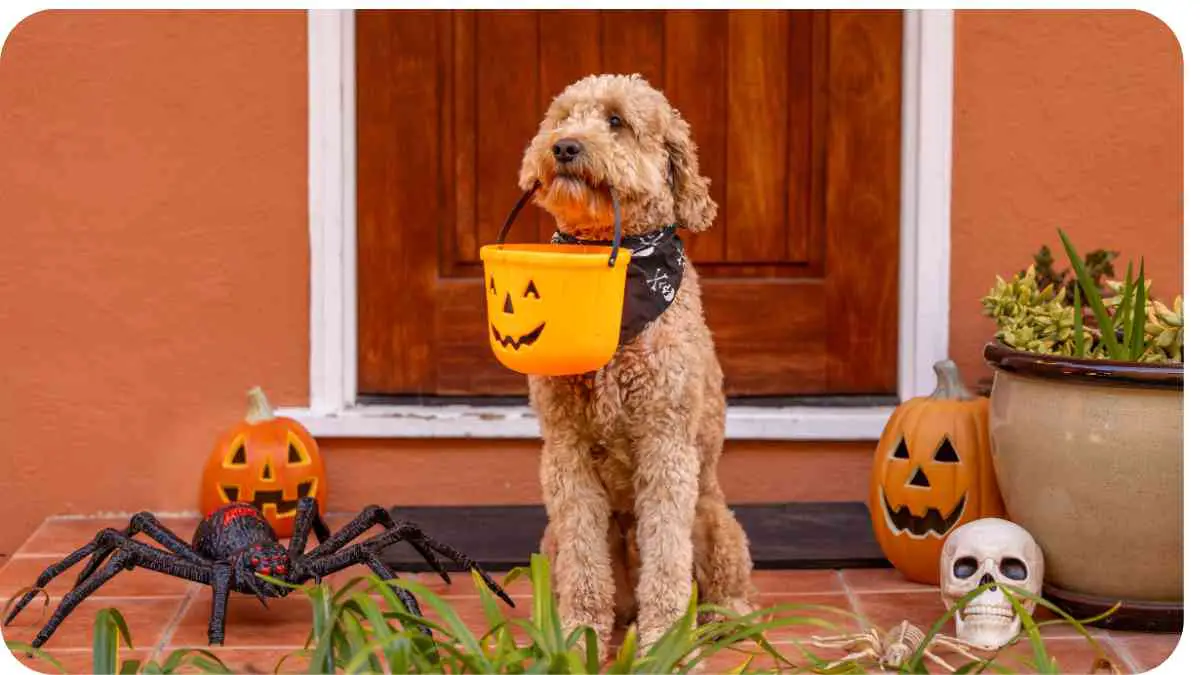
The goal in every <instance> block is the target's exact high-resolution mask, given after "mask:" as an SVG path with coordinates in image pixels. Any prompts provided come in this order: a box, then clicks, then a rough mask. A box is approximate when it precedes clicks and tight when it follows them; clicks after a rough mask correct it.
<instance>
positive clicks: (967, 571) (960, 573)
mask: <svg viewBox="0 0 1200 675" xmlns="http://www.w3.org/2000/svg"><path fill="white" fill-rule="evenodd" d="M978 571H979V561H978V560H976V559H974V558H971V557H969V556H968V557H966V558H959V559H958V560H955V561H954V578H955V579H970V578H971V577H973V576H975V573H976V572H978Z"/></svg>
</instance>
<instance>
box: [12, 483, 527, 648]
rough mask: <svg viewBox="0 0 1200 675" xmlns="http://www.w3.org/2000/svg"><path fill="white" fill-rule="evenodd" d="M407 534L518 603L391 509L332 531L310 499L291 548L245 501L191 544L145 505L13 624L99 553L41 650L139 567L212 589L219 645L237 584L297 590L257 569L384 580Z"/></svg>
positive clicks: (291, 579) (210, 522)
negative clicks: (360, 571) (364, 572)
mask: <svg viewBox="0 0 1200 675" xmlns="http://www.w3.org/2000/svg"><path fill="white" fill-rule="evenodd" d="M374 525H382V526H384V527H385V528H387V530H386V531H385V532H382V533H380V534H377V535H375V536H373V537H370V538H368V539H366V540H364V541H361V542H359V543H357V544H354V545H352V546H349V547H347V546H346V545H347V544H349V543H350V542H351V541H353V540H354V538H355V537H358V536H359V535H361V534H362V533H364V532H366V531H367V530H369V529H370V528H371V527H372V526H374ZM310 531H312V532H314V533H315V534H316V535H317V541H318V542H319V543H318V544H317V546H316V547H315V548H313V550H311V551H309V552H308V553H305V552H304V547H305V545H306V543H307V542H308V534H309V532H310ZM138 532H143V533H145V534H146V535H148V536H149V537H150V538H151V539H153V540H154V541H156V542H158V543H159V544H161V545H162V546H163V547H165V548H166V549H168V550H167V551H164V550H162V549H159V548H155V547H154V546H149V545H147V544H145V543H142V542H140V541H135V540H134V539H133V536H134V535H135V534H137V533H138ZM398 541H407V542H408V543H409V544H411V545H412V547H413V548H415V549H416V550H417V552H418V553H420V554H421V557H423V558H425V560H426V561H427V562H428V563H429V565H430V566H431V567H432V568H433V569H435V570H437V572H438V573H439V574H441V576H442V578H443V579H444V580H445V581H446V583H450V576H449V575H448V574H446V570H445V569H444V568H443V567H442V565H441V563H439V562H438V561H437V559H436V558H434V555H433V554H434V552H437V553H440V554H442V555H443V556H445V557H446V558H448V559H450V560H453V561H454V562H456V563H458V564H459V565H461V566H462V567H463V568H464V569H467V570H475V571H477V572H479V574H480V575H481V576H482V577H483V580H484V582H485V583H486V584H487V586H488V588H490V589H491V590H492V592H493V593H495V594H496V595H497V596H498V597H499V598H500V599H502V600H503V601H504V602H506V603H508V605H509V606H515V605H513V601H512V599H511V598H509V597H508V594H507V593H505V592H504V589H503V588H501V587H500V585H499V584H497V583H496V582H495V580H493V579H492V578H491V577H490V576H488V574H487V573H486V572H484V571H483V570H482V569H480V568H479V565H478V564H477V563H475V561H473V560H471V559H470V558H468V557H467V556H465V555H463V554H462V553H460V552H459V551H457V550H455V549H454V548H452V547H450V546H447V545H446V544H442V543H440V542H437V541H434V540H433V539H430V538H429V537H428V536H426V535H425V533H423V532H422V531H421V529H420V528H419V527H417V526H416V524H414V523H410V522H407V521H402V522H400V523H396V522H395V521H394V520H392V517H391V515H389V514H388V512H387V511H385V510H384V509H382V508H380V507H378V506H368V507H367V508H365V509H363V510H362V513H360V514H359V515H358V517H356V518H355V519H354V520H352V521H350V523H348V524H347V525H346V526H345V527H343V528H341V529H339V530H338V531H337V532H334V533H333V534H332V535H331V534H330V533H329V528H328V527H327V526H326V525H325V523H324V522H323V521H322V520H321V517H320V516H319V515H318V514H317V503H316V500H314V499H313V498H312V497H305V498H303V499H301V500H300V503H299V505H298V506H297V509H296V527H295V531H294V532H293V534H292V538H291V541H290V542H289V544H288V547H287V548H286V549H285V548H283V546H282V545H281V544H280V543H279V540H278V539H277V538H276V536H275V533H274V532H273V531H272V530H271V526H270V524H268V523H267V521H266V519H265V518H263V515H262V512H260V511H259V510H258V509H257V508H255V507H254V506H253V505H251V504H247V503H244V502H234V503H231V504H226V505H225V506H222V507H221V508H219V509H217V510H216V511H213V512H212V513H211V514H210V515H209V516H208V517H207V518H205V519H204V520H203V521H201V522H200V524H199V525H198V526H197V527H196V534H195V535H194V536H193V537H192V544H191V546H189V545H188V544H187V542H185V541H183V540H182V539H180V538H179V536H178V535H176V534H175V533H174V532H172V531H171V530H169V529H168V528H167V527H166V526H165V525H163V524H162V523H160V522H159V521H158V520H157V519H156V518H155V517H154V516H153V515H151V514H150V513H148V512H145V511H143V512H142V513H139V514H137V515H135V516H134V517H133V518H132V519H130V521H129V527H127V528H125V531H123V532H122V531H120V530H114V529H112V528H105V529H104V530H101V531H100V532H99V533H98V534H97V535H96V537H95V539H93V540H92V541H91V543H89V544H87V545H86V546H84V547H83V548H80V549H79V550H77V551H75V552H74V553H72V554H70V555H68V556H67V557H66V558H63V559H62V560H60V561H59V562H57V563H55V564H53V565H51V566H50V567H47V568H46V571H44V572H42V574H41V575H40V576H39V577H38V578H37V583H36V584H35V586H34V588H33V589H32V590H30V591H29V592H27V593H26V594H25V595H24V596H22V597H21V599H20V601H19V602H17V604H16V605H15V606H14V607H13V609H12V611H11V612H9V614H8V616H7V617H6V618H5V619H4V625H6V626H7V625H8V624H9V623H10V622H11V621H12V620H13V619H14V618H15V617H16V616H17V614H18V613H20V612H21V610H22V609H24V608H25V606H26V605H28V604H29V602H30V601H31V600H33V598H34V597H35V596H36V595H37V594H38V593H39V592H42V589H43V588H45V586H46V584H48V583H50V581H51V580H52V579H54V578H55V577H57V576H58V575H60V574H62V573H63V572H65V571H67V570H68V569H70V568H71V566H73V565H75V564H76V563H78V562H79V561H80V560H83V559H84V558H86V557H87V556H89V555H90V556H92V558H91V560H89V561H88V563H87V565H86V566H85V567H84V568H83V571H82V572H80V574H79V578H78V579H77V580H76V581H75V586H74V588H72V589H71V590H70V592H68V593H67V594H66V595H64V596H63V598H62V602H60V603H59V605H58V608H57V609H55V610H54V615H53V616H51V617H50V620H49V621H47V622H46V625H45V626H44V627H43V628H42V630H41V631H40V632H38V634H37V637H35V638H34V639H33V643H32V644H33V646H34V647H40V646H42V645H43V644H45V642H46V640H49V639H50V636H51V635H53V634H54V631H55V629H57V628H58V626H59V624H61V623H62V622H63V620H64V619H66V618H67V615H69V614H70V613H71V611H72V610H73V609H75V607H76V606H77V605H78V604H79V603H80V602H83V600H84V599H85V598H87V597H88V596H89V595H91V594H92V593H93V592H95V590H96V589H97V588H100V586H102V585H104V583H105V582H107V581H108V580H109V579H112V578H113V577H114V576H116V575H117V573H118V572H120V571H121V570H131V569H133V568H135V567H144V568H146V569H149V570H154V571H155V572H161V573H162V574H169V575H171V576H174V577H179V578H181V579H187V580H189V581H195V582H198V583H201V584H205V585H207V586H211V587H212V590H213V607H212V616H211V617H210V619H209V622H208V642H209V644H215V645H219V644H223V643H224V642H225V609H226V607H227V605H228V602H229V593H230V592H231V591H237V592H238V593H244V594H247V595H255V596H258V599H259V600H260V601H262V602H263V604H264V605H265V604H266V598H268V597H274V598H281V597H283V596H285V595H287V594H288V593H290V592H291V590H292V589H291V588H289V587H287V586H281V585H278V584H272V583H270V582H268V581H265V580H264V579H262V578H260V577H259V576H257V575H256V573H257V574H262V575H265V576H270V577H273V578H275V579H280V580H283V581H286V582H288V583H291V584H301V583H303V582H305V581H308V580H309V579H314V580H316V581H318V582H319V581H320V579H321V577H323V576H325V575H327V574H331V573H333V572H337V571H338V570H341V569H345V568H347V567H350V566H351V565H358V564H362V565H366V566H367V567H368V568H369V569H370V570H371V571H372V572H374V573H375V574H376V575H377V576H379V577H380V578H382V579H395V578H396V573H395V572H393V571H392V570H391V568H389V567H388V566H387V565H386V564H384V562H383V560H382V559H380V557H379V551H380V550H381V549H383V548H384V547H386V546H389V545H391V544H394V543H396V542H398ZM396 591H397V595H398V597H399V598H400V600H401V601H402V602H403V603H404V606H405V608H406V609H407V610H408V611H409V612H410V613H411V614H415V615H417V616H420V615H421V608H420V606H419V605H418V604H417V600H416V598H414V597H413V595H412V594H411V593H409V592H408V591H406V590H404V589H396Z"/></svg>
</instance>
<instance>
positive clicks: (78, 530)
mask: <svg viewBox="0 0 1200 675" xmlns="http://www.w3.org/2000/svg"><path fill="white" fill-rule="evenodd" d="M329 520H330V521H331V524H333V525H335V526H336V525H338V524H340V523H341V522H344V517H339V516H337V515H333V516H331V517H330V519H329ZM127 523H128V520H127V519H65V518H64V519H50V520H48V521H46V522H45V523H43V524H42V526H41V527H40V528H39V529H38V530H37V531H36V532H35V533H34V534H33V535H32V536H31V537H30V539H29V540H28V541H27V542H25V544H24V545H23V546H22V547H21V548H20V549H19V550H18V551H17V553H15V554H14V555H13V557H12V558H11V559H9V560H8V561H7V564H5V566H4V567H3V568H2V569H0V603H3V602H6V601H7V600H8V598H10V597H11V596H12V595H13V594H14V592H15V591H16V590H18V589H20V588H23V587H26V586H28V585H29V584H31V583H32V582H33V580H34V579H35V578H36V577H37V575H38V574H39V573H40V571H41V570H42V569H44V568H45V567H46V566H47V565H49V564H51V563H52V562H54V561H55V560H57V559H58V558H61V557H62V556H63V555H65V554H67V553H69V552H70V551H72V550H74V549H75V548H77V547H79V546H81V545H83V544H84V543H86V542H87V541H89V540H90V539H91V538H92V537H93V536H94V535H95V533H96V532H97V531H99V530H100V529H101V528H103V527H123V526H124V525H125V524H127ZM164 523H166V524H167V525H168V526H169V527H171V528H172V529H174V530H175V531H177V532H178V533H180V534H181V535H182V536H184V537H185V538H190V533H191V531H192V529H193V528H194V526H195V523H196V521H195V520H194V519H187V518H165V519H164ZM360 574H362V572H356V571H354V570H350V571H347V572H344V573H341V574H339V575H336V576H335V577H334V578H333V580H332V581H333V583H334V584H335V585H336V584H338V583H340V582H344V581H345V580H347V579H349V578H350V577H353V576H358V575H360ZM414 576H415V577H416V578H418V579H419V580H421V581H423V582H425V583H427V584H429V585H430V587H431V588H433V589H434V590H435V591H436V592H438V593H439V595H440V596H441V597H443V598H444V599H446V600H447V601H448V602H449V603H450V604H451V605H452V606H453V607H454V608H455V610H457V611H458V612H459V613H460V616H462V618H463V620H464V621H465V622H466V623H467V624H468V626H470V627H472V628H473V629H477V630H478V629H480V628H481V627H482V626H483V623H484V619H483V614H482V610H481V609H480V607H479V603H478V598H477V596H476V594H475V590H474V587H473V586H472V584H471V580H470V578H469V577H468V576H467V575H465V574H455V575H453V580H452V583H451V584H450V585H448V586H447V585H444V584H442V583H441V582H440V580H439V579H438V577H437V576H436V575H433V574H420V575H414ZM499 576H500V575H497V577H499ZM73 578H74V577H73V576H72V575H71V574H70V573H68V574H66V575H64V576H63V577H62V578H60V580H59V581H57V582H56V583H53V584H51V585H50V587H49V589H48V590H49V593H50V596H51V602H52V603H57V601H58V599H59V596H60V595H61V593H62V592H63V590H64V589H65V587H66V585H67V584H69V583H70V582H71V581H72V580H73ZM755 583H756V586H757V588H758V590H759V593H760V598H759V602H760V604H761V605H777V604H782V603H789V604H790V603H801V604H812V605H820V606H823V607H832V608H837V609H841V610H850V611H853V612H855V613H857V614H859V615H860V616H864V617H866V618H867V620H869V621H871V622H874V623H877V624H880V625H881V626H883V627H890V626H891V625H892V624H894V623H897V622H899V621H900V620H901V619H909V620H912V621H914V622H916V623H918V624H923V625H924V626H925V627H928V625H929V624H930V623H931V622H932V621H933V620H934V619H936V618H938V617H939V616H941V614H942V611H943V609H942V605H941V601H940V599H939V596H938V594H937V591H936V589H935V588H932V587H928V586H920V585H917V584H912V583H909V582H907V581H905V580H904V579H902V578H901V577H900V575H899V574H898V573H897V572H895V571H894V570H890V569H888V570H854V569H847V570H812V571H759V572H756V573H755ZM510 590H511V592H512V594H513V596H514V599H515V600H516V601H517V604H518V608H517V610H515V612H516V613H517V614H518V615H523V613H524V612H526V611H528V607H527V606H528V600H529V587H528V585H527V582H525V583H521V584H518V585H516V586H514V587H511V589H510ZM210 602H211V601H210V598H209V593H208V589H207V588H205V587H202V586H199V585H197V584H190V583H185V582H179V581H176V580H173V579H169V578H167V577H163V576H161V575H157V574H154V573H151V572H147V571H145V570H135V571H132V572H125V573H122V574H121V575H120V576H119V577H117V578H116V579H115V580H113V581H112V582H110V583H109V584H108V585H106V586H104V587H103V588H102V589H101V590H100V591H99V592H97V593H96V594H95V595H94V596H93V597H92V598H90V599H88V600H87V601H85V603H84V604H83V606H82V607H81V608H80V609H79V610H77V611H76V612H75V613H74V614H73V615H72V616H71V618H70V619H69V620H68V621H66V622H65V623H64V624H63V626H62V627H60V628H59V630H58V632H57V633H56V634H55V635H54V637H53V638H52V639H51V641H50V644H49V645H47V651H48V652H50V653H51V654H53V655H54V656H55V657H56V658H58V659H59V661H60V662H61V663H62V664H63V666H64V667H66V668H67V669H68V671H69V672H72V673H76V672H90V671H91V662H90V653H89V643H90V634H91V623H92V619H93V616H94V614H95V611H96V610H98V609H100V608H102V607H116V608H117V609H119V610H120V611H121V613H122V614H123V615H124V616H125V618H126V620H127V621H128V623H129V627H130V630H131V632H132V634H133V639H134V650H133V652H132V656H136V657H141V658H146V657H149V658H154V659H156V660H161V659H162V658H164V657H165V654H167V653H169V652H171V651H173V650H174V649H177V648H181V647H202V648H207V645H206V644H205V642H206V622H207V619H208V612H209V609H210V606H211V605H210ZM52 608H53V605H52V606H51V607H50V608H48V609H47V610H46V612H47V614H48V612H49V611H50V610H51V609H52ZM39 615H41V608H40V606H39V603H37V602H35V603H34V604H33V605H31V606H30V607H29V608H28V609H26V611H25V613H24V614H22V615H21V616H20V617H19V618H18V619H17V620H16V621H15V622H14V624H13V625H12V626H9V627H7V628H5V629H4V631H3V633H4V637H5V638H6V639H10V640H20V641H28V640H29V639H31V638H32V636H33V635H34V634H35V633H36V631H37V629H38V628H39V627H40V625H41V620H39V619H38V617H39ZM819 616H820V617H821V618H824V619H826V620H827V621H829V622H830V623H831V624H833V625H834V626H835V627H836V628H835V629H834V630H835V632H852V631H857V630H861V626H859V625H858V624H857V623H856V622H855V620H854V619H852V618H848V617H846V616H844V615H841V614H838V613H836V610H834V611H829V612H825V613H822V614H819ZM310 617H311V615H310V610H309V608H308V605H307V601H306V600H305V599H304V598H302V597H295V596H293V597H289V598H285V599H281V600H273V601H271V607H270V609H269V610H267V609H264V608H263V607H262V605H260V604H259V603H258V602H257V601H256V600H254V599H251V598H244V597H235V598H234V599H232V600H231V607H230V613H229V623H228V626H227V629H226V636H227V639H226V643H225V646H224V647H222V648H218V649H214V650H213V651H214V652H215V653H216V654H217V655H218V656H219V657H220V658H221V659H222V660H224V661H225V663H226V664H227V665H229V666H230V667H231V668H232V669H233V670H235V671H236V672H240V673H269V672H273V671H274V670H275V668H276V664H278V663H279V661H280V659H283V658H284V657H286V656H287V655H288V654H290V653H292V652H293V651H294V650H296V649H298V648H299V646H300V645H301V644H302V643H303V641H304V639H305V637H306V636H307V633H308V631H309V627H310V624H309V621H310ZM812 633H825V634H828V633H829V629H825V630H822V629H815V628H812V627H797V626H793V627H788V628H782V629H779V630H776V631H774V632H773V633H772V634H771V635H772V637H773V638H774V641H775V642H776V643H777V644H778V645H780V648H781V651H783V653H784V654H788V653H791V654H797V653H798V652H797V651H796V647H795V646H794V645H792V644H791V643H790V642H789V641H790V640H794V639H796V638H803V637H806V636H808V635H809V634H812ZM1093 636H1094V637H1095V638H1096V639H1097V641H1098V643H1099V645H1100V646H1101V647H1102V648H1103V649H1104V650H1105V651H1106V652H1107V653H1108V656H1109V658H1110V660H1112V661H1113V663H1114V664H1116V666H1117V667H1118V668H1119V669H1120V670H1121V672H1126V673H1130V672H1145V671H1147V670H1150V669H1152V668H1154V667H1156V666H1157V665H1159V664H1160V663H1162V662H1163V661H1164V660H1165V659H1166V658H1167V656H1169V655H1170V654H1171V652H1172V651H1173V650H1174V648H1175V645H1176V643H1177V642H1178V639H1179V636H1178V635H1174V634H1170V635H1155V634H1144V633H1128V632H1117V631H1106V630H1096V631H1094V632H1093ZM1047 645H1048V647H1049V649H1050V653H1051V654H1052V655H1053V656H1054V657H1056V658H1057V660H1058V662H1059V664H1060V666H1061V668H1062V670H1063V672H1067V673H1083V672H1087V671H1088V670H1089V668H1090V667H1091V665H1092V662H1093V659H1094V656H1095V655H1094V653H1093V652H1092V650H1091V648H1090V646H1089V645H1088V643H1087V642H1086V641H1085V640H1084V639H1083V638H1082V637H1079V636H1077V635H1073V634H1071V633H1069V632H1067V631H1063V630H1057V629H1056V630H1051V631H1050V636H1049V637H1048V639H1047ZM816 651H817V653H818V654H820V655H821V656H824V657H833V656H837V655H839V653H838V652H836V651H822V650H816ZM1028 655H1029V649H1028V645H1027V644H1022V645H1018V646H1016V647H1014V648H1012V649H1011V650H1009V651H1008V652H1006V653H1005V654H1003V655H1001V658H1000V659H999V661H1000V662H1001V663H1002V664H1003V665H1004V666H1006V667H1008V668H1011V669H1013V670H1014V671H1015V672H1022V671H1027V670H1028V666H1027V665H1026V664H1024V663H1022V659H1025V658H1028ZM748 656H749V655H748V654H745V653H741V652H735V651H727V652H724V653H721V654H718V655H716V656H714V657H712V658H711V659H709V660H708V662H707V663H706V664H705V670H706V671H707V672H721V671H728V670H730V669H733V668H736V667H738V666H740V665H741V664H742V663H743V662H744V661H745V660H746V659H747V658H748ZM19 658H20V659H21V660H22V661H23V662H24V663H26V664H28V665H29V666H30V667H32V668H35V669H37V670H42V671H44V672H54V670H53V668H52V667H49V666H47V665H45V664H41V663H39V662H38V661H36V660H31V659H29V658H27V657H25V656H19ZM946 660H948V661H950V662H951V664H953V665H955V666H957V665H959V664H961V663H962V662H963V659H962V657H953V655H952V654H951V655H947V656H946ZM304 663H305V661H304V660H301V659H297V660H291V661H287V662H285V663H284V665H283V668H282V670H283V671H285V672H286V671H297V670H299V669H300V668H301V667H302V665H303V664H304ZM289 666H290V667H289ZM771 666H772V662H771V660H770V659H769V658H768V657H766V656H765V655H761V654H759V655H756V656H754V661H753V663H752V666H751V667H752V668H759V669H767V668H771Z"/></svg>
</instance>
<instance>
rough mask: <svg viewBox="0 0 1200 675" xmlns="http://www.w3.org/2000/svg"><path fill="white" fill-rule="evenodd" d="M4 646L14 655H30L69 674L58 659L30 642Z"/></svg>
mask: <svg viewBox="0 0 1200 675" xmlns="http://www.w3.org/2000/svg"><path fill="white" fill-rule="evenodd" d="M15 597H16V598H20V597H21V596H19V595H17V596H15ZM4 646H6V647H8V651H10V652H12V653H13V654H26V655H29V656H32V657H34V658H37V659H40V660H42V661H45V662H46V663H49V664H50V665H52V666H54V667H55V668H57V669H58V672H60V673H65V672H67V669H66V668H63V665H62V664H61V663H59V661H58V659H56V658H54V657H53V656H51V655H50V653H49V652H47V651H45V650H43V649H41V648H40V647H34V646H33V645H31V644H29V643H28V642H18V641H16V640H5V641H4Z"/></svg>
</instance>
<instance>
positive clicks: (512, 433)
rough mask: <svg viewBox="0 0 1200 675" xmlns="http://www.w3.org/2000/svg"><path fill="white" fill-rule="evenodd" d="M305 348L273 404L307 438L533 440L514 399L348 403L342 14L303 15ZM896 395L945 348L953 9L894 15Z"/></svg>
mask: <svg viewBox="0 0 1200 675" xmlns="http://www.w3.org/2000/svg"><path fill="white" fill-rule="evenodd" d="M308 35H309V45H308V48H309V49H308V62H309V209H310V224H309V233H310V239H311V246H312V249H311V255H312V259H311V268H312V273H311V288H310V303H311V309H310V329H311V345H310V350H311V355H310V376H309V377H310V379H309V400H310V405H309V407H308V408H296V409H284V410H281V411H279V412H280V414H284V415H288V416H290V417H294V418H296V419H298V420H300V421H301V422H303V423H304V424H305V425H306V426H308V428H309V430H310V431H311V432H312V433H313V434H314V435H317V436H322V437H359V438H362V437H375V438H383V437H392V438H464V437H482V438H536V437H537V436H539V432H538V426H537V420H536V418H535V417H534V416H533V414H532V413H531V412H530V410H529V408H527V407H523V406H522V407H515V406H514V407H488V406H359V405H356V404H355V399H356V392H357V381H356V379H357V346H358V330H357V329H358V326H357V315H356V309H357V291H356V274H357V268H356V262H355V246H356V240H355V234H356V228H355V223H356V222H357V220H356V214H355V194H356V192H355V190H356V183H355V175H354V170H355V128H354V12H353V10H309V12H308ZM903 59H904V63H903V104H902V113H901V114H902V120H901V125H902V146H901V162H902V165H901V171H900V174H901V197H900V207H901V214H900V335H899V339H898V343H899V344H898V348H899V354H898V357H899V358H898V372H897V381H898V394H899V396H900V398H901V399H908V398H911V397H912V396H916V395H921V394H924V393H927V392H929V391H932V389H933V386H934V378H933V371H932V366H933V363H934V362H936V361H938V360H940V359H943V358H946V355H947V353H948V351H949V318H950V304H949V302H950V298H949V290H948V287H949V280H950V256H949V250H950V169H951V159H952V158H951V147H952V146H951V144H952V140H953V136H952V130H951V121H952V118H953V112H954V109H953V102H954V13H953V11H952V10H905V15H904V46H903ZM891 411H892V409H891V408H890V407H863V408H825V407H810V406H797V407H781V408H752V407H743V406H731V407H730V409H729V413H728V419H727V435H728V437H729V438H732V439H780V440H870V439H875V438H878V436H879V434H880V433H881V432H882V430H883V426H884V424H885V423H886V421H887V418H888V416H889V415H890V414H891Z"/></svg>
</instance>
